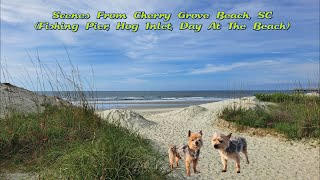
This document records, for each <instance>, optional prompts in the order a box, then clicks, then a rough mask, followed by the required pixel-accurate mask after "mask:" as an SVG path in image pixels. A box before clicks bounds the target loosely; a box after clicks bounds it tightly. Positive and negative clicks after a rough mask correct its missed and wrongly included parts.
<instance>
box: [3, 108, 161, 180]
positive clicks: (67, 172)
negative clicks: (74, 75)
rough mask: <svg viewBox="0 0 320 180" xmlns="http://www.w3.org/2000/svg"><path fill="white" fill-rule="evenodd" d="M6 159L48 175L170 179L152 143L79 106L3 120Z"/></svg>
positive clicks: (51, 177)
mask: <svg viewBox="0 0 320 180" xmlns="http://www.w3.org/2000/svg"><path fill="white" fill-rule="evenodd" d="M0 162H1V164H3V165H5V164H6V165H8V166H18V167H19V166H20V167H28V170H29V171H33V172H37V173H38V174H39V176H40V177H41V178H42V177H43V178H45V179H139V178H140V179H143V178H144V177H147V178H148V179H165V175H164V173H163V171H162V169H161V168H162V167H163V166H162V157H161V156H160V155H159V154H158V152H155V151H154V149H152V147H151V144H150V142H148V141H147V140H145V139H143V138H141V137H139V136H138V135H137V134H134V133H131V132H130V131H129V130H127V129H124V128H122V127H119V126H115V125H112V124H109V123H107V122H105V121H102V120H101V118H100V117H98V116H97V115H95V113H94V111H93V110H90V109H84V108H81V107H74V106H70V107H55V106H48V107H47V108H46V109H45V111H43V112H42V113H33V114H28V115H22V114H12V115H10V116H8V117H6V118H5V119H1V121H0Z"/></svg>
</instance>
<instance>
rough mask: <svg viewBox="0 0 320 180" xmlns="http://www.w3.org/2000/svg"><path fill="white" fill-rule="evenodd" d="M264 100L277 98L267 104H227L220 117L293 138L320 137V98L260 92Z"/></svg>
mask: <svg viewBox="0 0 320 180" xmlns="http://www.w3.org/2000/svg"><path fill="white" fill-rule="evenodd" d="M256 98H257V99H258V100H261V101H267V102H274V103H275V104H273V105H269V106H268V107H267V108H261V107H256V108H254V109H246V108H243V107H238V108H236V107H227V108H225V109H223V111H222V113H221V115H220V117H221V118H223V119H225V120H227V121H231V122H235V123H236V124H240V125H245V126H249V127H254V128H272V129H275V130H276V131H278V132H280V133H283V134H285V135H286V136H287V137H288V138H290V139H301V138H319V137H320V120H319V117H320V100H319V97H318V96H305V95H301V94H291V95H290V94H282V93H276V94H257V95H256Z"/></svg>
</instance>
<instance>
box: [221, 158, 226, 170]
mask: <svg viewBox="0 0 320 180" xmlns="http://www.w3.org/2000/svg"><path fill="white" fill-rule="evenodd" d="M221 162H222V165H223V169H222V172H227V160H226V159H225V158H224V157H223V156H221Z"/></svg>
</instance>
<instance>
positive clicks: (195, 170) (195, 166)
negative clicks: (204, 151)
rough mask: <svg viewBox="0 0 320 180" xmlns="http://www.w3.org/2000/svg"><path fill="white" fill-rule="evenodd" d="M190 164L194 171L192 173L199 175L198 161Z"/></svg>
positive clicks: (195, 160)
mask: <svg viewBox="0 0 320 180" xmlns="http://www.w3.org/2000/svg"><path fill="white" fill-rule="evenodd" d="M192 163H193V171H194V173H200V171H197V165H198V159H194V160H193V161H192Z"/></svg>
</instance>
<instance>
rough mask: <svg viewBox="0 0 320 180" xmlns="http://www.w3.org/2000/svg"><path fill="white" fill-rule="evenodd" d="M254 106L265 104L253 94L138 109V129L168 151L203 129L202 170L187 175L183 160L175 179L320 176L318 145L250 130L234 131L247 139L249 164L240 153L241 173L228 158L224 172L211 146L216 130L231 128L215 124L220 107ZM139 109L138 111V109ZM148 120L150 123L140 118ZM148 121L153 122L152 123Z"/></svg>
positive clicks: (199, 167)
mask: <svg viewBox="0 0 320 180" xmlns="http://www.w3.org/2000/svg"><path fill="white" fill-rule="evenodd" d="M240 104H241V106H246V107H254V106H256V105H260V106H264V104H263V103H259V102H257V101H256V100H255V98H254V97H248V98H242V99H235V100H226V101H221V102H215V103H208V104H203V105H199V106H190V107H187V108H180V109H173V110H172V109H166V110H165V111H161V110H155V111H153V113H150V109H149V110H147V111H146V112H143V110H141V109H140V110H139V113H141V114H142V115H143V116H144V118H140V119H137V118H136V119H135V121H139V123H138V124H139V125H140V126H139V128H140V129H139V133H140V134H141V135H142V136H144V137H145V138H148V139H151V140H152V141H153V142H154V143H155V145H156V146H158V147H159V148H160V150H161V151H162V152H163V153H164V154H165V153H166V152H167V147H168V145H169V144H181V143H186V141H187V132H188V130H191V131H199V130H202V131H203V133H204V135H203V139H204V146H203V148H202V149H201V154H200V160H199V164H198V169H199V170H200V172H201V173H200V174H194V173H191V177H190V178H187V177H186V176H185V166H184V163H182V162H180V165H181V166H180V167H179V168H177V169H175V170H174V171H173V172H172V173H170V175H171V176H173V177H175V179H186V178H187V179H320V165H319V164H320V162H319V161H320V160H319V159H320V157H319V156H320V155H319V154H320V151H319V146H318V145H317V146H311V145H310V144H306V143H303V142H301V141H300V142H292V141H284V140H281V139H279V138H277V137H273V136H266V137H258V136H252V135H249V134H240V133H237V132H232V133H233V135H235V136H243V137H245V138H246V139H247V141H248V154H249V160H250V164H246V163H245V160H244V157H243V156H242V155H241V173H240V174H237V173H236V172H235V162H234V161H229V162H228V171H227V172H226V173H222V172H221V169H222V165H221V161H220V156H219V154H218V152H217V151H216V150H215V149H213V147H212V146H211V142H210V139H211V136H212V134H213V133H214V132H216V131H217V132H224V133H227V131H228V129H226V128H221V127H220V126H219V128H218V126H217V125H216V124H215V123H216V122H218V121H217V120H218V113H219V111H220V110H221V109H222V108H223V107H226V106H232V105H236V106H238V105H240ZM137 113H138V112H137ZM145 120H146V121H147V122H148V125H147V126H141V122H143V121H145ZM131 122H132V121H131ZM149 122H154V123H153V125H151V126H150V123H149Z"/></svg>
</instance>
